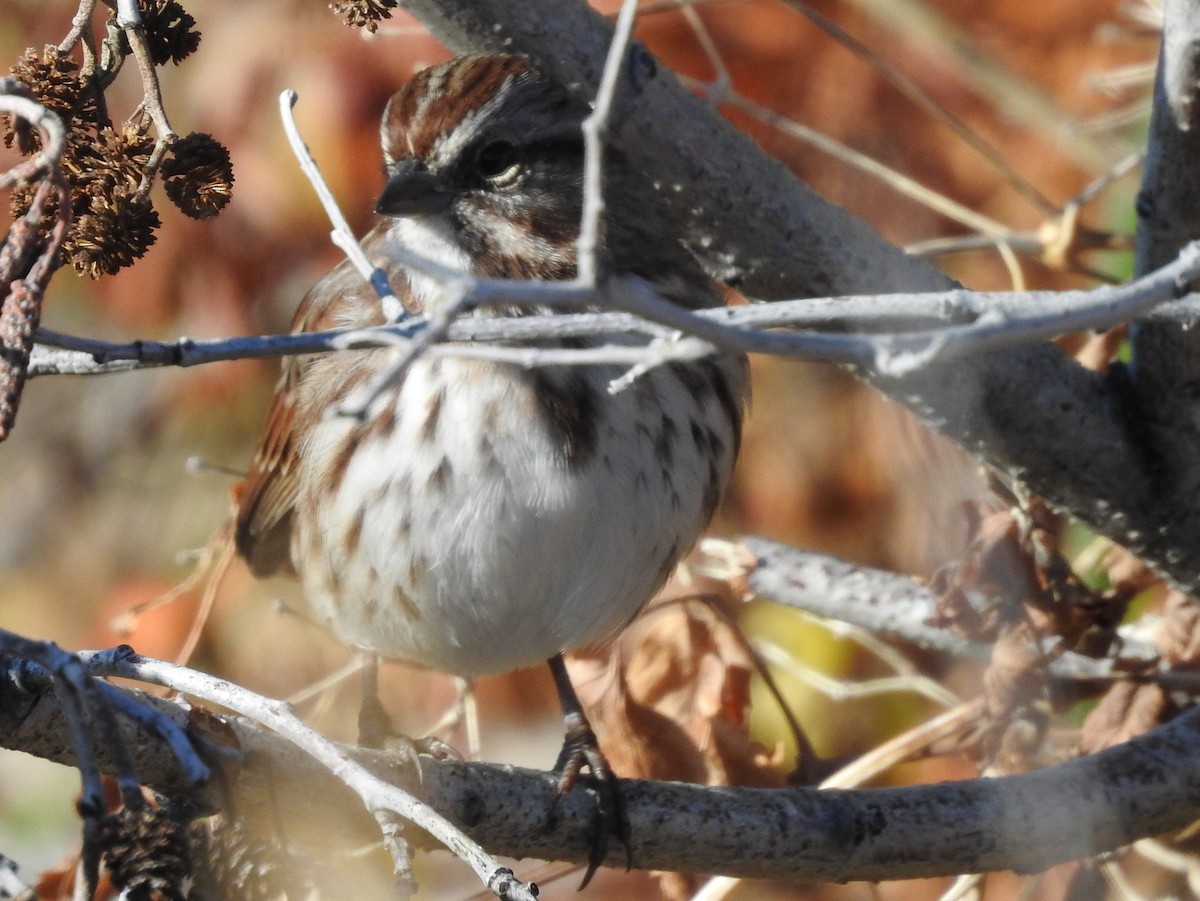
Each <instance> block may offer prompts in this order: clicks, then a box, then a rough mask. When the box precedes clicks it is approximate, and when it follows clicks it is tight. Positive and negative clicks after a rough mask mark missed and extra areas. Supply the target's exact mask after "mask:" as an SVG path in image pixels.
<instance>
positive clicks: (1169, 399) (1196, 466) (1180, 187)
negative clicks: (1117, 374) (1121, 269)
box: [1131, 0, 1200, 553]
mask: <svg viewBox="0 0 1200 901" xmlns="http://www.w3.org/2000/svg"><path fill="white" fill-rule="evenodd" d="M1163 11H1164V15H1165V22H1164V41H1163V48H1162V53H1161V55H1160V57H1159V63H1158V75H1157V78H1156V80H1155V91H1154V110H1153V113H1152V117H1151V120H1150V134H1149V144H1148V146H1147V154H1146V164H1145V173H1144V175H1143V177H1142V184H1141V188H1140V190H1139V192H1138V200H1137V211H1138V229H1137V256H1136V260H1135V271H1136V272H1139V273H1141V272H1149V271H1151V270H1152V269H1154V268H1155V266H1157V265H1158V263H1159V261H1161V260H1169V259H1171V258H1172V256H1173V255H1174V254H1175V253H1176V252H1177V251H1178V249H1179V248H1180V247H1183V246H1184V245H1185V244H1187V243H1188V242H1189V241H1191V240H1193V239H1194V238H1195V237H1196V236H1197V235H1200V165H1197V162H1198V161H1200V127H1198V123H1197V119H1196V117H1197V111H1198V110H1200V107H1198V106H1197V102H1196V100H1197V98H1196V93H1197V90H1198V89H1200V85H1198V84H1197V81H1196V73H1197V57H1198V54H1200V2H1197V0H1168V2H1167V3H1166V4H1165V6H1164V10H1163ZM1131 334H1132V340H1133V349H1134V355H1133V361H1134V365H1133V367H1132V368H1131V377H1132V382H1133V387H1134V394H1135V397H1136V399H1137V401H1136V402H1137V405H1138V408H1139V409H1138V413H1139V416H1140V418H1141V420H1142V421H1143V422H1144V434H1143V439H1142V440H1143V441H1144V444H1145V447H1146V455H1147V459H1148V460H1152V461H1153V462H1154V465H1155V469H1154V482H1153V485H1152V488H1153V489H1154V490H1155V492H1156V494H1157V495H1158V497H1159V498H1161V500H1162V505H1161V511H1160V516H1159V524H1158V526H1159V529H1160V530H1161V531H1162V532H1163V533H1164V534H1176V535H1181V536H1182V535H1189V536H1193V538H1192V539H1190V540H1193V541H1194V536H1195V534H1196V533H1195V530H1196V529H1197V528H1200V332H1198V331H1196V330H1195V329H1187V328H1183V327H1180V326H1178V325H1174V324H1170V323H1151V324H1139V325H1138V326H1136V327H1135V328H1133V329H1132V333H1131ZM1179 553H1186V551H1185V550H1184V549H1182V548H1180V549H1179Z"/></svg>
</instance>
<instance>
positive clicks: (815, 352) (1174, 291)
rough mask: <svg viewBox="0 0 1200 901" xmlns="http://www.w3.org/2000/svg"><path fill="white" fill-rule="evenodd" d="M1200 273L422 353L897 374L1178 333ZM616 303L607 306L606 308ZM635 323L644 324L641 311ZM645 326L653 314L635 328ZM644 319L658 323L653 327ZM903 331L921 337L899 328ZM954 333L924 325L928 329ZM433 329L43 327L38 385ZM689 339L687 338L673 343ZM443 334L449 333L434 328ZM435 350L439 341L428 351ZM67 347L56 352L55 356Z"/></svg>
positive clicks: (842, 303) (561, 329)
mask: <svg viewBox="0 0 1200 901" xmlns="http://www.w3.org/2000/svg"><path fill="white" fill-rule="evenodd" d="M1198 274H1200V246H1197V247H1191V248H1189V249H1187V250H1185V252H1184V253H1183V254H1181V255H1180V257H1179V259H1177V260H1176V261H1175V262H1173V263H1171V264H1169V265H1168V266H1165V267H1163V269H1161V270H1159V271H1158V272H1156V273H1152V274H1151V275H1149V276H1146V277H1145V278H1143V279H1139V280H1137V281H1134V282H1131V283H1129V284H1127V285H1123V286H1120V287H1110V286H1106V287H1102V288H1097V289H1094V290H1091V291H1063V292H1049V291H1040V292H1026V293H1018V294H1013V293H984V292H970V291H966V290H963V289H954V290H951V291H943V292H935V293H929V294H889V295H864V296H856V297H845V298H817V299H812V300H796V301H777V302H775V303H769V304H754V305H751V306H742V307H722V308H717V309H711V310H700V311H697V312H695V313H692V312H689V311H686V310H683V309H682V308H680V307H676V306H674V305H672V304H668V303H666V302H664V301H661V300H659V299H658V298H656V297H654V296H653V292H652V291H650V290H649V289H648V288H647V289H646V290H645V291H641V292H636V293H634V292H622V293H623V294H627V296H626V297H625V298H624V299H623V300H622V301H621V304H622V305H623V306H624V307H626V309H628V310H629V311H630V313H629V314H619V313H587V314H582V313H581V314H575V315H557V316H534V317H521V318H506V317H495V318H486V319H475V318H468V319H461V320H455V321H451V322H445V325H444V328H445V331H444V338H445V339H447V340H449V341H451V342H467V341H471V342H481V341H506V342H511V341H529V340H536V339H554V338H566V337H580V336H598V335H614V336H615V335H620V334H634V335H643V336H647V335H648V336H651V337H654V338H656V339H660V340H657V341H656V342H654V343H653V344H650V345H645V344H640V345H620V346H609V347H592V348H582V349H571V348H563V349H546V348H531V347H479V346H474V347H471V346H464V345H462V344H452V345H433V346H430V347H429V348H428V349H427V350H426V351H425V352H427V353H433V354H440V355H447V356H460V357H461V356H477V357H482V358H486V359H493V360H504V361H507V362H513V363H517V364H519V365H524V366H539V365H551V364H553V365H573V364H574V365H600V364H607V365H612V364H620V365H634V364H637V363H639V362H646V361H648V360H652V361H655V362H662V361H666V360H677V359H694V358H696V357H699V356H704V355H707V354H713V353H717V352H719V351H720V350H726V351H738V352H757V353H768V354H775V355H779V356H787V357H795V358H800V359H808V360H823V361H829V362H843V363H844V362H855V363H860V364H863V365H865V364H866V362H869V363H870V364H872V365H879V366H882V367H891V369H890V370H889V371H894V370H904V369H905V367H908V366H919V365H928V364H930V363H931V362H933V361H935V360H942V359H946V358H948V357H956V356H965V355H968V354H971V353H974V352H977V351H979V350H981V349H988V348H997V347H1006V346H1014V345H1017V344H1022V343H1026V342H1029V341H1033V340H1037V339H1041V338H1049V337H1054V336H1057V335H1061V334H1066V333H1068V332H1071V331H1080V330H1085V329H1106V328H1111V327H1112V326H1114V325H1117V324H1120V323H1121V322H1124V321H1127V320H1130V319H1150V320H1154V321H1169V322H1177V323H1180V324H1195V323H1196V322H1198V321H1200V298H1191V297H1187V298H1182V299H1176V298H1177V297H1178V296H1179V294H1180V293H1181V291H1183V290H1184V286H1186V284H1187V283H1188V282H1190V281H1191V280H1192V279H1194V278H1196V277H1197V275H1198ZM468 284H469V285H470V286H471V294H470V297H471V300H470V303H471V304H472V305H474V306H489V305H497V306H502V305H504V304H506V303H511V302H514V301H517V302H533V303H536V304H538V305H541V306H546V307H555V306H560V307H562V308H564V309H578V308H579V307H581V306H584V305H586V304H589V303H593V302H595V301H596V299H597V297H598V294H597V292H595V291H590V290H587V289H584V288H578V287H574V286H572V285H571V284H570V283H563V282H520V281H506V280H491V279H477V278H471V279H470V280H469V281H468ZM609 305H610V306H611V305H612V304H609ZM634 313H636V314H637V315H633V314H634ZM641 317H647V318H641ZM648 320H650V321H648ZM904 322H909V323H911V324H912V326H914V327H916V328H918V329H920V330H917V331H898V330H897V329H898V328H899V326H901V325H902V324H903V323H904ZM936 322H943V323H948V324H949V325H946V326H943V327H941V328H928V326H929V324H930V323H936ZM786 327H805V328H808V329H822V328H825V329H834V330H837V331H839V332H840V331H843V330H845V329H846V328H847V327H853V328H854V329H855V330H856V333H854V334H833V335H825V334H813V333H811V332H808V333H802V334H801V333H789V332H782V331H764V329H781V328H786ZM423 329H424V330H426V331H428V329H427V323H426V322H425V320H421V319H411V320H406V321H405V322H403V323H400V324H397V325H393V326H380V327H377V328H373V329H356V330H352V331H327V332H310V333H303V334H294V335H276V336H268V337H260V338H233V339H222V340H214V341H197V340H193V339H189V338H181V339H179V340H178V341H176V342H171V343H167V342H155V341H135V342H132V343H129V344H111V343H106V342H102V341H95V340H92V339H86V338H78V337H74V336H69V335H63V334H59V333H55V332H51V331H49V330H46V329H42V330H40V331H39V332H38V339H39V341H40V343H41V344H42V345H45V346H44V347H41V348H35V351H36V353H35V356H34V360H33V362H32V364H31V367H30V375H31V376H33V375H50V374H80V375H82V374H98V373H103V372H121V371H126V370H129V369H139V368H146V367H156V366H194V365H199V364H202V363H209V362H214V361H219V360H231V359H242V358H251V357H274V356H285V355H291V354H310V353H321V352H328V351H332V350H340V349H346V348H348V347H353V348H366V347H381V346H383V347H386V346H392V345H394V343H395V342H396V341H397V339H411V338H413V337H414V336H415V335H418V334H421V333H422V330H423ZM676 331H682V332H685V333H687V334H686V335H685V336H684V337H672V333H673V332H676ZM438 336H439V337H442V336H443V335H442V333H441V332H440V330H439V333H438ZM431 344H432V342H431ZM50 347H55V348H60V349H61V352H58V353H56V352H54V351H50V350H48V349H47V348H50Z"/></svg>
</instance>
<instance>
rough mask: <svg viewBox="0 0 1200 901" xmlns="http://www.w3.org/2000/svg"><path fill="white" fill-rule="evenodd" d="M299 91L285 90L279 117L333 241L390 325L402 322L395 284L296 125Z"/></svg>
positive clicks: (281, 98) (402, 310)
mask: <svg viewBox="0 0 1200 901" xmlns="http://www.w3.org/2000/svg"><path fill="white" fill-rule="evenodd" d="M297 99H298V98H297V96H296V92H295V91H291V90H288V91H284V92H283V93H282V94H280V95H279V116H280V118H281V119H283V128H284V131H286V132H287V137H288V143H289V144H290V145H291V147H292V153H294V154H295V156H296V159H297V160H298V161H299V163H300V168H301V169H302V170H303V171H304V174H305V176H307V177H308V181H309V184H311V185H312V186H313V190H315V191H316V192H317V197H318V198H320V200H321V206H322V207H324V209H325V215H326V216H328V217H329V221H330V222H331V223H332V224H333V231H332V232H330V234H329V238H330V240H331V241H333V243H334V244H335V245H337V246H338V247H339V248H341V250H342V252H343V253H345V254H346V256H347V257H348V258H349V259H350V262H351V263H353V264H354V268H355V269H357V270H358V272H359V274H360V275H362V277H363V278H364V279H365V280H366V281H367V283H368V284H370V286H371V287H372V288H373V289H374V291H375V293H376V294H378V295H379V302H380V303H381V304H382V305H383V315H384V316H386V317H387V319H388V321H389V322H399V321H400V320H401V319H403V318H404V316H405V315H406V311H405V309H404V306H403V305H402V304H401V303H400V301H399V299H398V298H397V297H396V293H395V292H394V291H393V290H392V286H391V284H390V283H389V282H388V277H387V273H386V272H384V271H383V269H381V268H379V267H378V266H374V265H372V264H371V262H370V260H368V259H367V255H366V254H365V253H364V252H363V249H362V245H361V244H359V243H358V239H357V238H355V237H354V232H353V231H351V229H350V224H349V223H348V222H347V221H346V217H345V216H343V215H342V211H341V208H339V207H338V205H337V201H336V200H334V198H333V192H332V191H330V190H329V185H328V184H327V183H326V182H325V178H324V177H323V176H322V175H321V170H320V169H319V168H318V167H317V161H316V160H315V159H313V156H312V153H311V152H310V151H309V149H308V145H306V144H305V143H304V139H303V138H302V137H301V136H300V129H299V128H298V127H297V126H296V117H295V116H293V115H292V109H293V108H294V107H295V106H296V100H297Z"/></svg>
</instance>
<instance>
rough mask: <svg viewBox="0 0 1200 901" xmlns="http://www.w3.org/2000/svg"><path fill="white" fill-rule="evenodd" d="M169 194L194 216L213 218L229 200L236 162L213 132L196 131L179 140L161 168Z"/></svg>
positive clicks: (172, 199)
mask: <svg viewBox="0 0 1200 901" xmlns="http://www.w3.org/2000/svg"><path fill="white" fill-rule="evenodd" d="M160 172H161V174H162V179H163V187H164V188H166V191H167V197H169V198H170V199H171V202H172V203H174V204H175V206H177V207H179V209H180V210H182V211H183V212H184V213H186V214H187V215H188V216H191V217H192V218H193V219H210V218H212V217H213V216H215V215H217V213H219V212H221V210H222V209H224V208H225V204H227V203H229V201H230V199H231V197H232V190H233V164H232V163H231V161H230V159H229V151H228V150H226V149H225V147H224V146H223V145H222V144H221V143H220V142H219V141H217V140H216V139H215V138H213V136H212V135H207V134H203V133H201V132H193V133H192V134H190V135H188V136H187V137H185V138H181V139H180V140H178V141H176V142H175V144H174V145H173V146H172V147H171V155H170V156H168V157H167V159H166V160H165V161H164V162H163V164H162V169H161V170H160Z"/></svg>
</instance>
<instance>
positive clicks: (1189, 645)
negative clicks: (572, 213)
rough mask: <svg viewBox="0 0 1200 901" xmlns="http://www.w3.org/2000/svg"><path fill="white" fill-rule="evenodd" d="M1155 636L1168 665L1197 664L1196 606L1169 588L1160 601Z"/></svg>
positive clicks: (1199, 615) (1199, 627)
mask: <svg viewBox="0 0 1200 901" xmlns="http://www.w3.org/2000/svg"><path fill="white" fill-rule="evenodd" d="M1155 638H1156V642H1155V643H1156V644H1157V645H1158V652H1159V653H1160V654H1161V655H1162V658H1163V662H1164V663H1167V664H1169V665H1170V666H1171V668H1173V669H1195V668H1196V667H1197V666H1200V607H1197V606H1196V604H1195V603H1194V602H1193V601H1191V600H1189V599H1188V598H1187V597H1186V596H1184V595H1183V594H1181V593H1180V592H1178V591H1175V590H1174V589H1172V590H1171V591H1170V592H1169V593H1168V594H1167V597H1166V598H1165V599H1164V601H1163V605H1162V619H1161V621H1160V622H1159V626H1158V633H1157V635H1156V636H1155Z"/></svg>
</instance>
